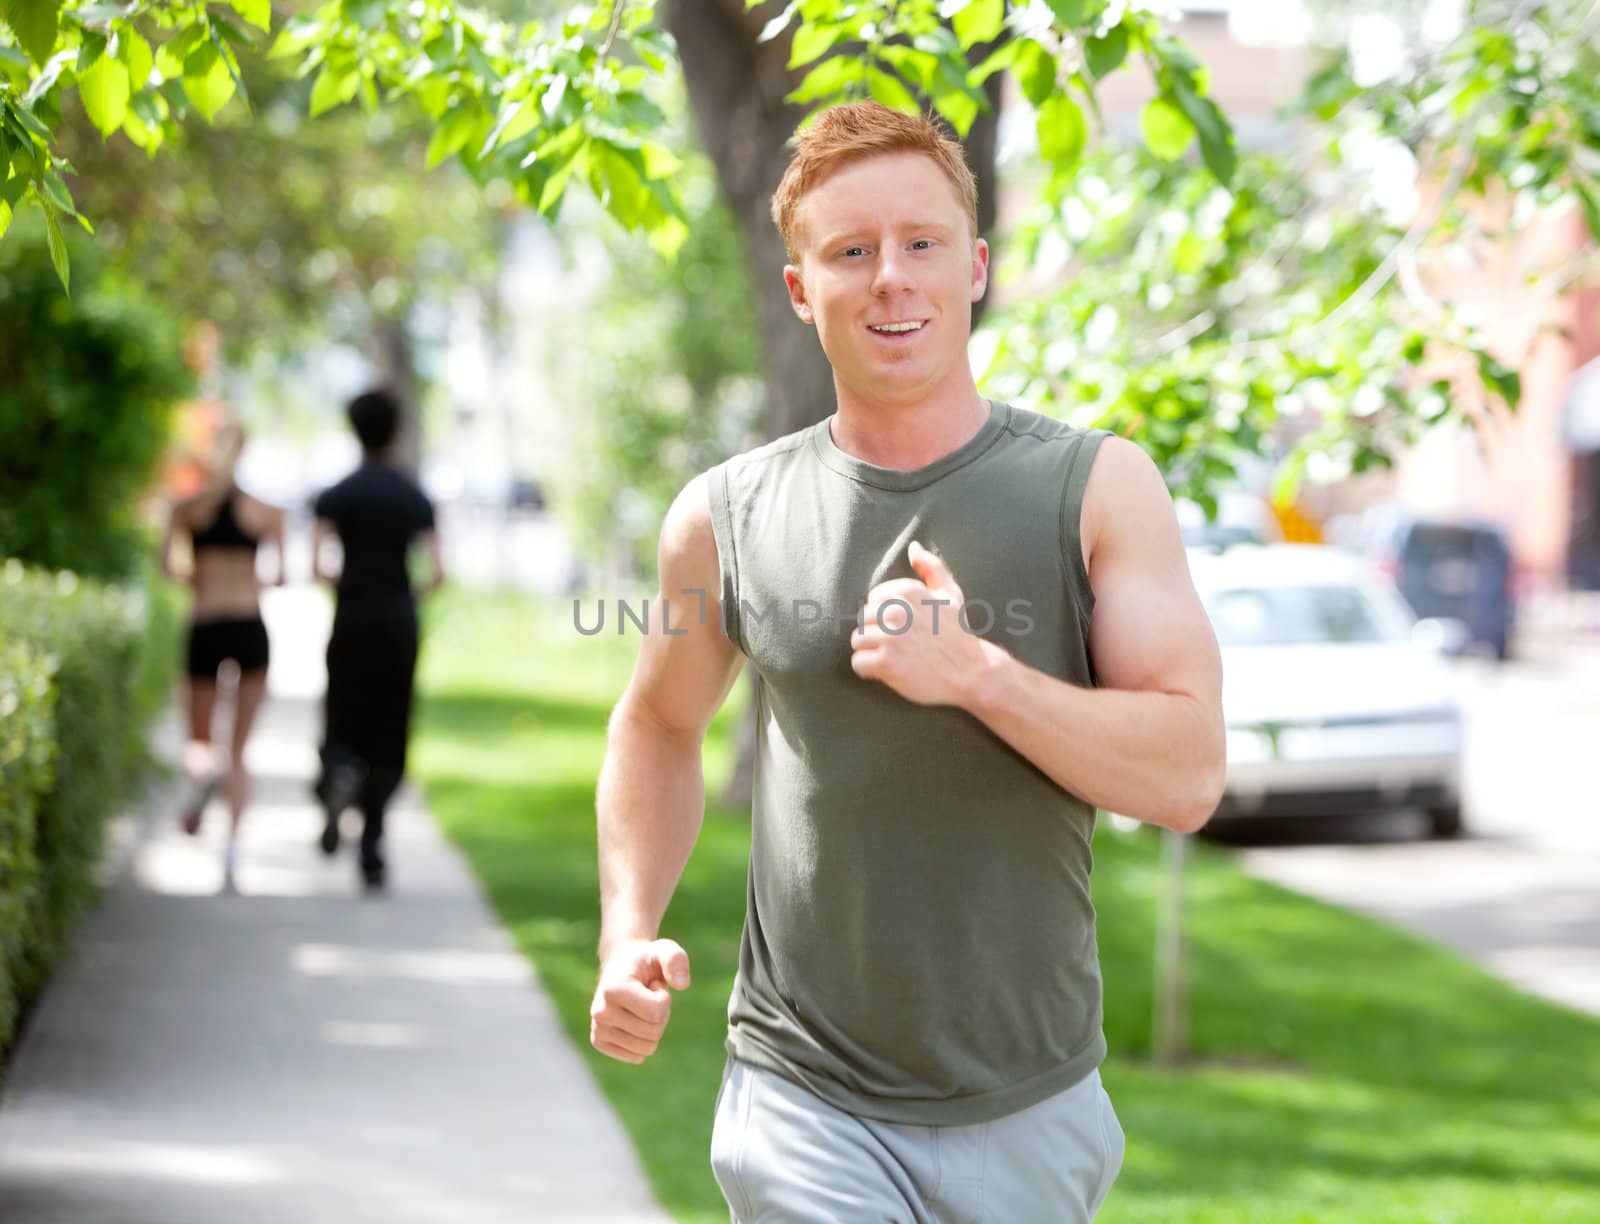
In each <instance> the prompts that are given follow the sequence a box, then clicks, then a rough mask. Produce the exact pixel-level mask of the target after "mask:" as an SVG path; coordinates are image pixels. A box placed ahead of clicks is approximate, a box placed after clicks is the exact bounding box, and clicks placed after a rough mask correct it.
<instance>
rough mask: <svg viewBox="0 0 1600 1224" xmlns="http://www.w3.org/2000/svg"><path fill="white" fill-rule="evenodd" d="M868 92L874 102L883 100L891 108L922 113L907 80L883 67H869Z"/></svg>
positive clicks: (912, 113) (908, 112) (907, 112)
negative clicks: (907, 85) (907, 86)
mask: <svg viewBox="0 0 1600 1224" xmlns="http://www.w3.org/2000/svg"><path fill="white" fill-rule="evenodd" d="M867 93H868V94H870V95H871V96H872V100H873V101H874V102H881V103H883V104H884V105H885V106H887V107H888V108H889V109H890V110H897V111H904V112H905V113H906V114H908V115H917V114H921V113H922V107H921V106H920V105H919V104H918V102H917V98H916V95H915V94H913V93H912V92H911V91H910V90H909V89H907V88H906V85H905V82H904V81H902V80H901V79H900V78H899V77H897V76H895V75H893V74H892V73H888V72H885V71H884V70H883V69H882V68H876V67H874V68H868V69H867Z"/></svg>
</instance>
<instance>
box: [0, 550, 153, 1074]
mask: <svg viewBox="0 0 1600 1224" xmlns="http://www.w3.org/2000/svg"><path fill="white" fill-rule="evenodd" d="M178 634H179V625H178V607H177V603H176V601H175V599H174V597H173V595H172V593H171V592H170V591H169V590H168V589H166V588H164V587H163V586H161V585H160V584H157V583H155V582H153V581H149V580H147V581H146V583H145V584H144V585H143V586H134V587H119V586H108V585H104V584H101V583H97V582H92V581H87V580H83V579H79V578H77V577H76V576H74V575H72V574H68V573H62V574H41V573H39V572H38V571H35V570H30V569H27V568H26V567H24V566H23V565H22V564H21V563H20V562H17V561H15V560H11V561H5V562H0V643H3V644H4V645H3V647H0V712H3V713H4V718H3V719H0V722H3V725H4V730H3V733H0V766H3V770H0V772H3V779H4V780H3V782H0V1049H3V1048H4V1047H5V1046H6V1045H7V1044H8V1043H9V1041H10V1039H11V1036H12V1034H13V1030H14V1025H15V1022H16V1017H17V1015H18V1014H19V1012H20V1010H21V1009H22V1008H23V1007H25V1006H26V1005H27V1003H28V1002H29V1000H30V999H31V998H32V997H33V995H34V994H35V993H36V992H37V991H38V989H39V987H40V986H41V985H42V984H43V983H44V980H45V978H46V976H47V975H48V974H49V971H50V969H51V967H52V966H53V965H54V963H55V961H56V959H57V958H58V957H59V955H60V953H61V951H62V949H63V948H64V947H65V945H66V941H67V937H68V935H69V934H70V932H71V929H72V926H73V923H74V922H75V920H76V919H77V917H78V916H79V914H80V913H81V912H82V911H83V909H84V907H85V905H86V904H87V903H88V902H89V900H90V899H91V898H92V896H93V894H94V878H95V877H94V872H95V867H96V865H97V863H98V862H99V859H100V855H101V850H102V845H103V838H104V833H105V826H106V821H107V818H108V817H109V816H110V815H111V814H112V813H113V812H114V811H115V810H116V809H117V807H118V805H119V803H121V802H124V801H125V800H126V798H127V797H128V795H129V793H130V790H131V789H132V784H133V783H134V782H135V781H137V780H138V777H139V775H140V774H141V772H142V770H143V769H144V767H145V766H146V765H147V764H148V762H149V759H150V758H149V755H148V748H147V746H146V739H145V732H146V729H147V727H148V724H149V720H150V718H151V717H152V716H153V714H154V713H155V712H156V711H157V710H158V709H159V708H160V706H161V705H162V704H163V703H164V701H165V699H166V696H167V694H168V692H170V686H171V678H172V675H173V670H172V669H173V668H174V666H175V660H176V653H177V643H178Z"/></svg>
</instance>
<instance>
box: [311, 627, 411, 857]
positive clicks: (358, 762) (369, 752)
mask: <svg viewBox="0 0 1600 1224" xmlns="http://www.w3.org/2000/svg"><path fill="white" fill-rule="evenodd" d="M416 670H417V614H416V609H415V608H414V607H413V606H412V605H411V603H410V602H409V601H406V602H404V603H398V602H396V603H387V604H379V605H370V606H363V605H354V606H347V605H344V604H341V605H340V606H339V609H338V611H337V612H336V613H335V614H334V618H333V633H332V635H331V636H330V637H329V638H328V691H327V695H326V697H325V699H324V700H325V705H324V711H323V712H324V723H323V726H324V733H323V742H322V770H323V778H324V779H325V780H326V779H327V778H328V777H329V776H330V775H331V774H332V773H333V772H334V771H335V770H337V769H339V768H341V767H342V766H346V765H355V766H356V767H357V768H359V769H360V770H361V771H362V772H363V774H364V775H365V776H364V780H363V781H362V784H361V794H360V798H359V799H358V801H357V802H358V805H359V806H360V808H361V815H362V821H363V823H362V828H361V854H362V857H363V858H364V859H366V858H371V857H373V856H374V855H376V854H377V852H378V846H379V844H380V842H381V841H382V840H383V815H384V811H385V809H386V808H387V807H388V805H389V800H390V798H391V797H392V796H393V795H394V792H395V788H396V787H398V786H399V785H400V779H401V778H402V777H404V776H405V772H406V739H407V737H408V735H409V733H410V730H411V694H412V682H413V680H414V678H415V675H416Z"/></svg>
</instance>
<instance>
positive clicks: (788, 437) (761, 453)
mask: <svg viewBox="0 0 1600 1224" xmlns="http://www.w3.org/2000/svg"><path fill="white" fill-rule="evenodd" d="M816 428H817V427H816V425H814V424H812V425H807V426H805V427H804V428H803V429H797V430H795V431H794V432H793V433H789V434H784V435H783V437H781V438H774V439H773V440H772V441H771V442H764V443H762V444H761V445H760V446H756V447H752V448H751V449H749V450H747V451H740V452H739V453H738V454H737V455H734V456H732V457H731V458H730V459H728V460H727V462H726V463H723V464H721V465H720V466H722V467H724V468H727V469H729V470H730V471H731V470H735V469H755V468H761V467H765V466H766V465H768V464H771V463H781V462H787V461H791V460H793V459H794V458H795V457H796V456H801V455H804V454H806V453H808V452H809V449H810V440H811V434H812V431H813V430H815V429H816ZM713 470H715V469H713Z"/></svg>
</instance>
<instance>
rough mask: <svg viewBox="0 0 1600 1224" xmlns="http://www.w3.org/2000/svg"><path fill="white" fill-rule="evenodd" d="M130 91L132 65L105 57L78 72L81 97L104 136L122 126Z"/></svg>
mask: <svg viewBox="0 0 1600 1224" xmlns="http://www.w3.org/2000/svg"><path fill="white" fill-rule="evenodd" d="M129 92H130V90H129V84H128V66H127V65H126V64H124V63H123V62H122V61H121V60H117V59H113V58H112V57H111V56H109V55H104V54H102V55H101V56H100V58H99V59H97V60H95V61H94V63H92V64H90V65H89V67H88V68H85V69H80V70H79V72H78V96H79V97H80V98H81V99H82V100H83V109H84V110H85V111H86V112H88V115H89V119H90V121H91V122H92V123H93V124H94V125H95V127H97V128H99V129H100V135H101V136H110V135H111V133H112V132H114V131H116V130H117V129H118V128H119V127H121V126H122V121H123V118H124V117H125V116H126V115H127V113H128V94H129Z"/></svg>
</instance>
